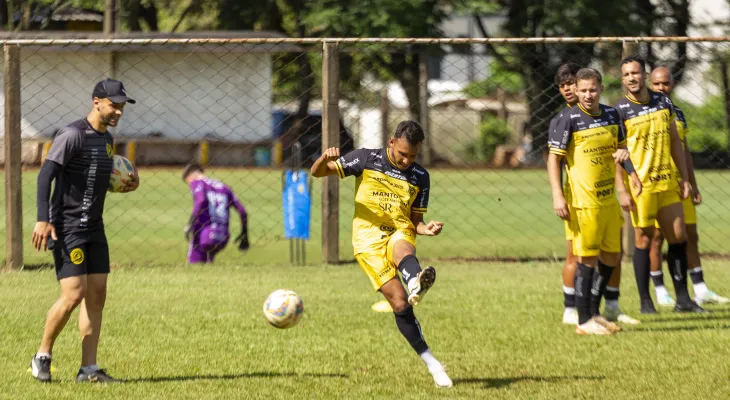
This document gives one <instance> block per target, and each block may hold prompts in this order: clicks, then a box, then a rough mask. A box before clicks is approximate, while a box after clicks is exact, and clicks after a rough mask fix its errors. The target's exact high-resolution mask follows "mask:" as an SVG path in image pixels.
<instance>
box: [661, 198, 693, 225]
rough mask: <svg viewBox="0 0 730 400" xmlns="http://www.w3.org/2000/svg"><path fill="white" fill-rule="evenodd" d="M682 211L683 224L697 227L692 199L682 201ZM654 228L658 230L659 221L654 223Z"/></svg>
mask: <svg viewBox="0 0 730 400" xmlns="http://www.w3.org/2000/svg"><path fill="white" fill-rule="evenodd" d="M682 209H683V210H684V224H685V225H697V209H696V208H695V203H693V202H692V197H687V198H686V199H684V200H682ZM654 227H655V228H657V229H659V221H657V222H654Z"/></svg>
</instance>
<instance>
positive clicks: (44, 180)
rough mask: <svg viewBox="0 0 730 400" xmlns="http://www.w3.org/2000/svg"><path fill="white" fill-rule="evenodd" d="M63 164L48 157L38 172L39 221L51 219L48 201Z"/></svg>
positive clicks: (37, 199) (37, 201)
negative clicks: (52, 183)
mask: <svg viewBox="0 0 730 400" xmlns="http://www.w3.org/2000/svg"><path fill="white" fill-rule="evenodd" d="M59 171H61V166H60V165H58V163H56V162H55V161H51V160H48V159H46V162H44V163H43V167H41V172H40V173H38V194H37V197H36V203H37V206H38V221H43V222H48V221H49V220H50V215H49V214H50V206H49V203H48V199H49V197H51V182H53V180H54V179H55V178H56V176H58V172H59Z"/></svg>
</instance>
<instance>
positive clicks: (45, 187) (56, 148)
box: [32, 127, 84, 251]
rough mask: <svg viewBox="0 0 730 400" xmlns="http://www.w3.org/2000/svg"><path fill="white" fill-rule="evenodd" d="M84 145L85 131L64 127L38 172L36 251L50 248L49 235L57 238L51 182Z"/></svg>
mask: <svg viewBox="0 0 730 400" xmlns="http://www.w3.org/2000/svg"><path fill="white" fill-rule="evenodd" d="M83 145H84V138H83V133H82V132H81V131H79V130H78V129H76V128H72V127H64V128H62V129H61V130H60V131H58V133H57V134H56V137H55V138H54V139H53V143H51V148H50V149H49V150H48V154H47V155H46V161H45V162H44V163H43V167H41V171H40V173H39V174H38V191H37V194H36V205H37V207H38V215H37V218H38V219H37V222H36V224H35V227H34V228H33V237H32V243H33V247H35V249H36V251H40V250H41V248H43V250H47V249H48V237H49V236H50V237H51V238H53V240H56V239H57V236H56V229H55V228H54V227H53V225H52V224H51V223H50V220H51V219H50V215H49V214H50V207H49V201H48V199H49V197H50V196H51V182H53V180H54V179H55V178H56V176H58V174H59V173H60V171H61V170H62V169H63V167H64V166H66V164H68V162H69V161H70V160H71V158H72V157H73V156H75V155H76V154H78V152H79V151H80V150H81V147H83Z"/></svg>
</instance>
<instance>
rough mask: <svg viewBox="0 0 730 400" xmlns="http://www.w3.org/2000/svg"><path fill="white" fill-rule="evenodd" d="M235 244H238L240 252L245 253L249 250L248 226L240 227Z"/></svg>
mask: <svg viewBox="0 0 730 400" xmlns="http://www.w3.org/2000/svg"><path fill="white" fill-rule="evenodd" d="M236 242H237V243H238V249H239V250H241V251H246V250H248V248H249V245H248V224H243V225H242V226H241V234H240V235H238V237H236Z"/></svg>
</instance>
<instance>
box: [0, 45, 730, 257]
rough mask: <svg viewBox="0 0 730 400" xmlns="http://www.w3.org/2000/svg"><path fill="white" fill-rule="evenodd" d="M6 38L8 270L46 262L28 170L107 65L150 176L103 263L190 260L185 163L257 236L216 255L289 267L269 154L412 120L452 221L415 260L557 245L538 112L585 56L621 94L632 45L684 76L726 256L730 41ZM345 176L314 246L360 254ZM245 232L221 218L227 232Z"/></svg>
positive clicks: (124, 129)
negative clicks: (35, 237)
mask: <svg viewBox="0 0 730 400" xmlns="http://www.w3.org/2000/svg"><path fill="white" fill-rule="evenodd" d="M0 44H2V45H3V46H4V49H5V51H4V60H3V64H4V71H5V72H4V77H3V80H4V86H5V95H4V98H3V101H4V118H5V124H4V130H3V132H2V134H3V135H4V141H3V143H4V145H3V146H4V147H5V149H4V151H3V152H0V154H3V157H4V158H3V162H4V164H5V173H4V174H5V182H6V184H5V198H4V200H2V201H4V202H5V209H6V213H5V216H3V217H0V220H1V219H3V218H4V219H5V221H4V223H2V221H0V231H1V232H2V234H3V235H5V238H6V240H4V241H2V242H0V246H4V251H2V250H0V253H3V254H5V264H6V266H8V267H10V268H18V267H20V266H22V265H30V264H40V263H48V262H50V256H49V255H48V254H37V253H35V252H34V251H31V249H29V246H24V244H25V243H28V240H27V237H28V236H29V234H30V232H31V231H32V227H33V225H34V223H35V178H36V176H37V167H38V166H39V165H40V163H41V162H42V160H43V159H44V155H45V152H47V150H48V146H49V144H50V142H51V141H52V137H53V134H54V132H55V131H56V130H57V129H59V128H61V127H63V126H64V125H66V124H68V123H70V122H72V121H73V120H76V119H79V118H82V117H83V116H85V115H86V113H88V111H89V106H90V97H91V89H92V87H93V85H94V83H95V82H96V81H98V80H100V79H102V78H104V77H113V78H116V79H120V80H122V81H123V82H124V83H125V86H126V87H127V90H128V91H129V93H130V94H131V95H132V97H135V98H136V99H137V100H138V103H137V105H129V106H128V107H127V108H126V109H125V116H124V117H123V118H122V120H121V123H120V126H119V128H117V129H116V130H114V131H113V133H114V135H115V152H116V153H117V154H122V155H126V156H127V157H129V158H130V159H133V161H135V162H136V163H137V165H138V167H139V169H140V175H141V178H142V186H141V187H140V189H139V190H138V191H137V192H134V193H131V194H126V195H120V194H109V195H108V198H107V204H106V211H105V222H106V226H107V232H108V236H109V241H110V248H111V252H112V254H111V256H112V260H113V262H115V263H119V264H142V265H144V264H152V263H156V264H175V263H182V262H185V253H186V250H187V242H186V241H185V239H184V237H183V233H182V229H183V226H184V222H183V221H186V220H187V218H188V215H189V213H190V210H191V205H190V203H191V200H190V194H189V190H188V188H187V187H186V186H185V184H184V183H183V182H182V181H181V180H180V171H181V166H182V164H184V163H186V162H189V161H193V160H196V161H199V162H202V163H203V164H206V168H207V171H206V172H207V173H208V175H209V176H211V177H213V178H215V179H220V180H221V181H223V182H224V183H226V184H228V185H229V186H231V187H232V188H233V190H234V192H236V193H237V194H238V195H239V197H240V198H241V199H242V201H243V203H244V205H245V206H246V208H247V210H248V212H249V213H250V215H251V217H250V225H249V227H250V229H251V244H252V248H251V250H250V251H249V252H248V253H247V254H245V255H243V254H241V253H238V252H237V251H236V250H235V249H233V248H231V249H228V250H226V251H225V252H223V253H222V254H221V256H220V259H219V260H220V262H224V263H251V262H255V263H258V262H286V260H288V258H289V257H288V255H287V250H286V249H287V248H289V246H288V244H287V243H286V241H285V239H284V238H283V216H282V210H281V169H283V168H284V166H285V165H288V164H289V163H288V162H287V161H289V160H290V157H291V156H292V152H291V148H292V146H293V145H294V144H295V143H298V144H299V145H300V146H301V148H302V151H303V152H304V154H303V155H304V157H303V162H302V165H301V166H300V168H307V167H308V165H309V163H311V160H312V158H314V157H316V156H317V154H318V153H319V151H320V150H321V148H322V146H332V145H338V146H341V147H342V148H343V149H347V148H360V147H366V148H377V147H382V146H384V145H385V144H386V141H387V138H388V137H389V135H390V134H391V131H392V129H394V127H395V125H396V124H397V123H398V122H399V121H402V120H404V119H416V120H419V121H420V122H421V124H422V125H423V126H424V128H426V132H427V141H426V142H425V143H424V149H423V151H422V157H421V160H420V161H421V162H422V164H424V165H425V166H427V167H428V168H429V171H430V172H431V177H432V186H433V188H432V194H431V196H432V197H431V204H430V206H429V215H427V217H429V218H431V217H432V218H433V219H438V220H443V221H445V222H446V227H445V231H444V234H443V235H442V236H439V237H438V238H433V239H431V238H427V239H424V240H423V241H422V242H423V246H420V245H419V253H420V254H421V255H422V256H423V257H426V258H444V259H470V258H511V259H544V258H558V257H561V256H562V255H563V254H564V247H565V244H564V240H563V239H562V229H563V228H562V223H561V222H560V221H559V220H558V219H557V218H556V217H555V216H554V215H553V213H552V202H551V197H550V190H549V185H548V183H547V174H546V172H545V171H544V155H545V152H546V131H547V124H548V122H549V120H550V118H551V117H552V116H553V114H554V113H555V112H556V111H557V110H558V109H559V108H560V107H562V105H561V104H562V99H561V97H560V94H559V92H558V90H557V88H556V87H555V85H554V83H553V81H554V78H553V77H554V74H555V71H556V69H557V67H558V66H559V65H560V64H561V63H564V62H569V61H570V62H576V63H579V64H581V65H584V66H593V67H595V68H597V69H599V70H600V71H601V72H602V73H603V75H604V84H605V86H606V91H605V92H604V96H603V98H602V102H604V103H606V104H613V103H614V102H615V101H616V100H618V98H619V97H620V96H621V95H622V89H621V84H620V79H619V76H618V75H619V74H618V64H619V60H620V59H621V57H622V56H624V55H627V54H640V55H643V56H645V57H646V58H647V59H648V61H649V63H650V65H651V66H656V65H661V64H667V65H669V66H670V67H671V68H672V71H673V73H674V75H675V76H676V77H677V80H678V87H677V89H676V91H675V93H674V94H673V96H672V97H673V99H674V100H675V102H676V103H677V104H679V105H680V106H681V107H682V108H683V109H684V111H685V114H686V115H687V118H688V121H689V125H690V134H689V136H688V144H689V146H690V149H691V151H692V152H693V154H694V155H695V163H696V165H697V168H698V172H697V174H698V182H699V187H700V190H701V191H702V193H703V199H704V204H703V205H701V206H700V207H698V213H699V219H700V221H699V227H700V232H701V233H702V242H701V244H702V245H701V250H702V251H703V252H705V253H712V254H721V255H728V254H729V253H728V250H727V249H726V244H727V243H728V242H729V240H730V228H728V226H730V205H729V204H728V203H727V202H726V201H724V199H725V198H726V197H727V195H728V192H730V185H728V183H730V171H728V167H730V153H729V144H728V143H730V139H729V138H728V137H729V135H730V134H729V133H728V132H730V130H729V129H728V124H729V122H728V121H730V105H729V104H728V102H730V89H728V87H727V86H728V84H727V73H728V72H727V62H728V61H730V37H692V38H685V37H586V38H482V39H466V38H303V39H297V38H221V37H215V38H202V37H179V36H178V37H171V38H159V37H154V38H142V37H136V36H135V37H132V36H130V37H115V38H94V37H90V36H89V37H73V38H69V37H58V38H49V37H33V38H29V37H26V36H10V35H8V36H0ZM15 65H17V68H15V67H13V66H15ZM14 88H18V89H19V92H17V91H14V90H16V89H14ZM18 94H19V95H18ZM21 166H22V167H23V170H22V172H21ZM353 188H354V182H352V181H351V180H344V181H342V182H338V181H337V180H336V179H335V178H330V179H326V180H324V183H323V184H322V185H319V184H316V185H315V187H314V192H313V199H315V200H314V201H313V208H312V222H313V223H312V225H311V226H312V227H313V228H312V232H311V233H312V235H311V236H312V238H313V239H312V240H310V242H309V243H308V244H307V246H309V247H310V248H309V249H308V250H307V253H308V254H310V255H311V256H313V258H317V257H321V259H322V260H323V261H325V262H327V263H334V262H337V261H339V260H350V259H352V255H351V246H350V235H351V234H352V230H351V216H352V213H353V201H354V199H353ZM320 196H321V197H320ZM320 198H321V200H317V199H320ZM237 229H238V226H237V223H236V222H233V226H232V230H233V231H234V232H233V234H234V236H235V230H237ZM23 232H25V233H23ZM626 233H630V230H628V229H627V230H626ZM625 242H626V243H630V242H631V239H630V237H626V238H625ZM419 243H420V242H419ZM229 247H235V246H229ZM629 248H630V246H629Z"/></svg>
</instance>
